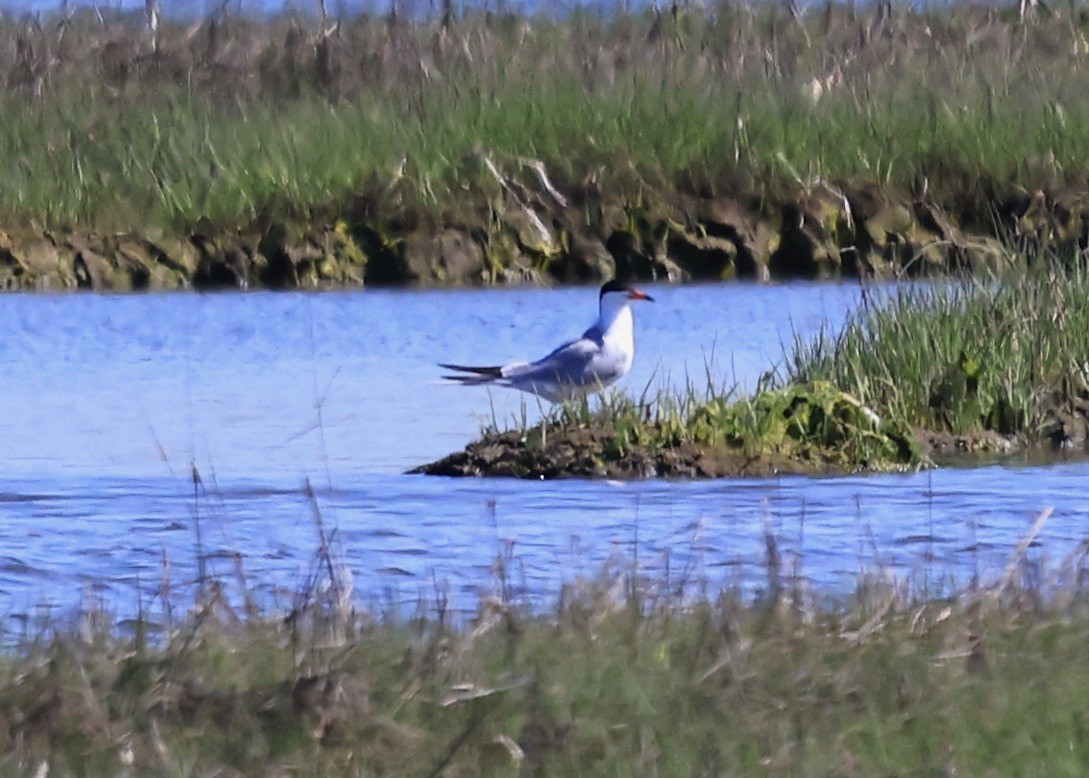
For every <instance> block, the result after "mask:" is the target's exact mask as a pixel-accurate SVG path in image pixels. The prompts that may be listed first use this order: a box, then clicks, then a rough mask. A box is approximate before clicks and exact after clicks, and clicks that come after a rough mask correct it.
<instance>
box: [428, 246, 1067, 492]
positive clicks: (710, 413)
mask: <svg viewBox="0 0 1089 778" xmlns="http://www.w3.org/2000/svg"><path fill="white" fill-rule="evenodd" d="M1010 264H1011V265H1014V264H1020V265H1024V264H1031V265H1032V267H1031V268H1030V269H1029V270H1027V271H1026V270H1017V271H1014V272H1009V273H1005V274H1002V275H992V276H987V277H980V276H978V275H976V276H966V277H961V278H957V279H950V280H948V281H944V282H937V283H928V284H918V285H916V284H898V285H896V286H893V287H872V288H871V287H866V288H865V289H866V291H865V293H864V295H863V298H862V303H861V306H860V307H859V308H858V309H857V310H856V311H855V312H854V313H852V314H851V316H849V317H848V320H847V322H846V324H845V326H844V327H843V329H842V330H841V331H839V332H828V331H825V332H822V333H820V334H819V335H818V336H817V337H815V338H813V339H799V340H797V341H796V342H795V343H794V344H793V345H792V346H791V347H790V348H789V349H788V353H787V354H786V355H785V357H784V361H783V363H782V364H781V365H779V366H778V367H777V368H776V369H775V370H773V371H772V372H771V373H770V374H769V376H770V377H769V378H767V379H766V380H765V381H764V382H763V384H762V385H761V386H760V387H759V388H758V390H757V391H756V393H755V394H753V395H751V396H741V397H739V396H735V395H734V394H733V393H729V392H725V393H724V392H722V391H721V390H720V389H718V388H716V387H715V386H713V385H708V386H706V387H705V388H703V389H702V390H699V391H697V388H696V387H692V386H690V387H688V388H687V389H686V390H684V391H677V390H675V389H666V390H664V391H662V392H659V394H658V395H657V396H656V397H647V396H644V397H642V398H640V399H638V400H635V399H631V398H627V397H624V396H620V395H614V396H613V397H611V398H610V399H609V400H608V401H606V402H604V403H602V404H601V405H600V406H597V405H595V406H594V407H593V409H591V406H590V405H589V404H583V405H581V406H577V407H573V408H560V409H558V410H556V411H554V412H553V413H552V414H551V415H550V416H548V417H547V418H546V419H545V420H544V421H543V422H542V423H541V424H540V425H538V426H537V427H535V428H532V429H529V428H527V427H526V426H525V425H522V426H520V427H519V426H517V425H516V426H515V428H514V429H510V430H501V429H499V428H497V427H495V426H493V427H492V428H489V429H486V430H484V431H483V434H482V436H481V439H480V440H479V441H477V442H475V443H472V444H470V445H469V446H468V447H467V448H466V449H465V450H464V451H462V452H458V453H455V454H453V455H451V456H449V457H446V458H444V459H442V460H440V461H438V462H435V463H431V464H429V465H425V466H424V467H422V468H420V472H425V473H431V474H438V475H502V476H514V477H553V478H555V477H565V476H572V475H574V476H590V477H595V476H596V477H600V476H608V477H656V476H681V477H720V476H729V475H753V476H758V475H768V474H772V473H777V472H798V473H821V472H850V471H855V470H888V469H902V468H914V467H920V466H923V465H926V464H928V463H930V462H931V461H932V460H934V459H939V458H941V457H945V456H949V455H958V454H965V453H985V454H990V455H996V454H1003V453H1006V452H1011V451H1018V450H1023V449H1028V448H1039V449H1043V450H1047V451H1061V452H1063V453H1065V454H1067V455H1070V454H1077V453H1079V452H1080V453H1084V451H1085V447H1086V444H1087V440H1089V362H1087V361H1086V355H1087V354H1089V271H1087V270H1086V268H1085V266H1084V261H1083V260H1082V259H1081V258H1080V257H1075V256H1066V257H1055V256H1050V255H1035V256H1034V259H1032V260H1031V261H1030V260H1024V261H1022V262H1019V263H1015V262H1012V261H1011V263H1010Z"/></svg>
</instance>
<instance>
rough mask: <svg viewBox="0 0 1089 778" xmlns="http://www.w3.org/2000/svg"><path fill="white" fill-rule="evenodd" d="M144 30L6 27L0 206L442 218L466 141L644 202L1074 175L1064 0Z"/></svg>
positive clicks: (466, 168)
mask: <svg viewBox="0 0 1089 778" xmlns="http://www.w3.org/2000/svg"><path fill="white" fill-rule="evenodd" d="M137 28H138V25H134V24H133V23H132V22H131V21H128V22H126V21H111V22H107V24H106V25H105V26H101V25H99V24H98V23H97V22H95V21H94V19H93V17H91V16H77V17H76V18H75V20H74V21H73V22H69V23H67V26H65V24H63V23H62V22H61V21H60V20H59V19H52V20H47V23H46V24H45V25H43V27H42V28H41V30H40V31H38V30H35V29H32V28H24V27H20V26H18V25H15V24H14V23H11V22H4V23H2V25H0V42H6V44H7V45H8V46H9V49H10V50H12V51H14V50H19V46H22V47H23V49H24V50H27V49H28V50H30V51H31V52H41V51H49V52H50V55H51V57H52V60H49V61H48V62H46V61H45V60H42V59H40V58H38V59H33V58H32V61H31V62H29V63H28V62H26V61H24V60H20V59H19V57H15V56H11V54H10V52H9V54H8V55H6V58H0V73H4V72H6V73H7V76H8V80H9V82H10V83H12V84H13V85H14V86H15V88H13V89H9V90H8V91H7V92H6V94H5V95H4V96H3V98H2V99H0V110H3V113H4V116H5V121H4V124H3V127H2V128H0V165H2V166H3V167H4V169H5V170H9V171H12V174H11V175H10V176H9V178H8V179H7V180H6V183H5V186H4V187H3V188H2V189H0V213H2V214H4V215H5V218H7V219H8V220H9V221H14V222H19V221H24V222H29V221H37V222H39V223H41V224H43V225H44V226H46V227H49V228H67V227H72V226H76V225H78V226H82V227H91V228H102V229H134V228H144V227H146V226H159V227H167V228H178V229H181V228H185V229H194V228H196V227H199V226H202V225H203V226H209V225H211V226H214V227H217V228H231V227H236V226H240V225H248V224H251V223H253V222H255V221H259V220H260V219H261V218H263V217H267V215H268V214H269V212H270V211H271V212H274V213H278V212H286V213H287V214H289V215H291V216H293V217H298V218H303V219H305V218H310V217H312V216H313V214H314V213H315V212H320V213H322V214H326V215H327V214H329V213H333V214H335V212H336V211H337V210H338V209H340V208H344V207H350V205H349V204H348V202H349V201H350V200H351V198H352V197H356V198H364V199H365V200H366V201H367V208H369V209H370V210H371V211H372V212H379V213H381V214H382V215H383V216H384V217H386V218H391V219H396V218H409V219H419V218H425V217H428V218H444V217H450V218H454V219H455V220H456V217H457V215H458V213H459V211H460V210H463V209H464V200H465V194H466V192H469V193H471V194H472V198H473V199H477V200H479V199H481V198H483V199H484V200H486V199H487V196H488V186H489V182H488V180H487V177H484V178H483V179H482V178H481V177H480V175H479V170H478V169H477V168H476V166H474V164H472V162H471V160H472V159H474V158H475V159H479V158H480V157H481V155H484V156H487V157H488V158H489V159H491V160H492V161H494V162H495V164H497V165H498V166H499V167H500V169H501V170H503V171H504V175H512V174H513V172H514V171H516V170H517V169H518V168H519V166H520V164H521V163H520V161H519V160H520V158H523V157H528V158H533V159H539V160H541V161H542V162H543V163H544V165H545V167H546V169H547V171H548V173H549V175H550V177H551V178H552V179H553V180H554V181H555V182H556V183H557V185H558V186H559V188H560V190H561V191H564V192H567V193H569V194H572V193H576V194H577V193H579V192H586V191H590V190H595V189H600V190H602V191H605V192H606V193H608V194H610V195H611V196H613V197H616V198H618V199H621V200H624V201H627V202H630V203H633V204H638V203H640V202H642V203H643V205H644V206H645V207H648V208H650V207H654V206H655V204H656V203H659V204H660V203H669V202H672V201H673V199H674V196H675V193H676V192H677V191H678V190H681V191H698V192H704V193H708V192H718V193H727V194H730V193H734V194H736V193H737V192H738V190H741V191H742V192H744V193H745V194H747V195H757V196H759V195H760V194H761V193H764V194H770V193H774V192H777V191H785V190H789V191H792V192H796V191H797V190H799V189H801V190H803V191H804V190H808V189H809V188H812V187H814V186H817V185H818V182H830V183H832V184H835V183H836V182H844V181H848V180H855V179H860V178H861V179H865V180H867V181H870V182H873V183H875V184H878V185H892V186H900V187H904V188H910V187H917V186H921V185H923V184H922V183H921V182H923V181H926V184H925V185H926V186H927V187H929V188H930V191H931V192H943V193H945V204H947V205H959V206H961V207H963V208H964V209H966V210H969V211H972V214H971V215H972V216H973V217H975V218H976V219H979V220H984V221H985V220H986V219H987V218H988V216H987V207H988V204H987V203H986V202H985V201H986V199H987V198H986V196H984V195H985V194H987V193H985V192H984V191H983V190H986V189H988V187H991V188H994V187H997V188H998V189H999V190H1001V189H1003V188H1005V187H1006V186H1007V185H1008V184H1009V182H1014V183H1017V184H1020V185H1022V186H1024V187H1028V188H1030V189H1031V188H1034V187H1039V186H1057V185H1061V184H1062V183H1063V182H1064V181H1067V180H1073V179H1074V178H1076V177H1078V176H1082V177H1084V175H1085V174H1086V172H1087V171H1089V169H1087V167H1086V163H1085V160H1086V159H1089V107H1087V106H1086V104H1085V101H1084V100H1083V99H1082V97H1083V95H1084V94H1085V92H1086V89H1087V88H1089V75H1086V74H1087V73H1089V69H1087V68H1085V67H1083V66H1082V61H1083V60H1085V59H1087V58H1089V45H1087V39H1089V38H1087V31H1089V21H1087V20H1086V18H1085V15H1084V14H1083V13H1082V12H1081V11H1080V10H1079V9H1073V10H1072V11H1071V10H1070V9H1063V10H1060V11H1057V12H1053V13H1052V15H1050V16H1048V15H1043V14H1042V15H1041V16H1040V17H1039V18H1034V19H1031V20H1026V21H1024V22H1020V21H1018V20H1017V19H1016V16H1015V15H1012V16H1011V15H1010V14H1008V13H1002V14H997V15H996V14H989V13H985V12H984V11H982V10H973V9H970V8H967V7H961V6H952V7H950V8H943V9H939V10H934V11H926V12H923V11H911V10H908V9H905V8H893V9H892V13H891V15H890V16H888V17H880V16H879V15H878V12H877V10H876V9H865V10H861V9H860V10H857V11H855V10H851V9H847V8H836V7H833V6H829V7H828V8H827V9H813V11H812V12H810V13H808V14H806V15H805V16H804V17H802V18H800V19H795V18H793V17H791V16H790V15H789V14H787V13H786V12H784V11H782V10H781V9H779V8H778V7H777V6H775V5H768V6H754V7H747V6H744V5H734V4H723V5H721V6H719V7H717V8H716V9H715V14H713V15H709V16H708V15H703V14H701V13H700V12H699V11H697V10H696V9H694V8H693V9H689V8H680V9H679V12H678V13H677V14H676V15H671V14H668V13H663V14H661V15H657V14H655V13H651V12H647V13H644V14H632V15H625V14H617V15H614V16H612V17H608V18H605V19H595V18H592V17H590V16H584V15H575V16H572V17H570V18H568V19H564V20H560V21H551V20H546V19H542V18H520V17H506V16H503V15H479V16H469V17H466V18H463V19H459V20H456V21H455V22H454V23H453V24H452V25H451V26H449V27H445V28H444V27H442V26H441V25H440V23H439V22H438V21H437V20H436V21H424V22H408V21H405V20H398V21H396V22H391V21H390V20H388V19H384V18H377V17H359V18H356V19H350V20H347V21H346V22H345V23H344V24H342V25H341V26H340V27H337V28H336V29H335V30H334V31H333V32H332V34H331V35H329V36H328V37H324V38H323V37H322V36H320V35H317V34H316V25H315V24H314V22H313V21H306V20H303V21H301V22H300V21H295V22H291V21H290V20H284V19H276V20H270V21H268V22H264V23H253V22H246V21H244V20H227V21H226V22H225V23H224V22H222V20H221V21H220V23H219V24H218V26H217V27H216V28H215V32H214V33H213V31H212V28H210V27H209V26H207V25H206V26H205V27H202V28H200V29H198V30H197V31H196V32H195V33H194V34H192V35H190V34H189V33H190V31H188V30H185V29H182V28H180V27H178V26H176V25H175V26H171V25H166V26H165V27H164V28H163V31H162V32H161V33H160V44H159V53H158V55H152V54H151V53H150V50H149V49H148V45H149V44H148V43H147V42H146V40H145V38H144V37H143V36H142V33H141V32H140V31H139V30H138V29H137ZM966 38H967V39H970V40H972V41H973V43H972V44H969V45H951V44H950V42H951V41H963V40H965V39H966ZM62 42H63V45H61V43H62ZM24 59H25V58H24ZM815 83H819V84H821V87H820V90H821V95H820V97H819V99H814V97H813V95H814V89H815V87H814V84H815ZM937 84H940V85H941V90H940V91H938V90H936V89H935V85H937ZM491 185H493V186H494V181H493V182H491ZM989 194H992V195H993V194H994V192H989ZM999 194H1001V192H999ZM972 196H977V197H978V198H979V202H976V203H969V202H968V201H969V200H971V198H972ZM958 198H959V199H958ZM576 199H578V198H576Z"/></svg>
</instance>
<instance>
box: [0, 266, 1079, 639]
mask: <svg viewBox="0 0 1089 778" xmlns="http://www.w3.org/2000/svg"><path fill="white" fill-rule="evenodd" d="M648 291H650V292H651V293H652V294H654V296H655V297H656V298H657V302H655V303H654V304H646V305H640V306H639V307H638V309H637V310H636V337H637V346H638V353H637V356H636V365H635V368H634V369H633V371H632V373H631V375H630V376H628V377H627V378H626V379H625V380H624V382H623V387H624V388H625V389H627V390H628V391H631V392H636V393H638V392H640V391H642V390H643V388H644V387H645V386H648V385H649V386H652V387H655V386H658V385H660V384H663V383H665V384H671V385H679V384H681V383H682V382H684V381H685V380H686V378H687V377H690V378H692V379H693V380H694V381H695V382H696V383H697V384H698V385H702V384H703V383H704V381H705V375H706V374H707V373H708V372H710V374H711V375H712V376H713V378H714V379H715V381H716V382H717V383H722V382H726V383H733V382H736V383H737V384H738V385H739V386H741V387H751V386H753V385H754V384H755V382H756V380H757V378H758V376H759V375H760V374H761V373H762V372H764V371H766V370H768V369H769V368H771V367H773V366H774V365H775V364H776V362H777V360H778V359H779V358H780V355H781V354H782V350H783V344H784V343H787V342H789V341H790V339H791V338H792V337H793V336H794V335H795V334H798V335H801V336H805V335H807V334H812V333H813V332H815V331H816V330H817V329H818V328H820V327H822V326H830V327H836V326H839V324H840V323H841V322H842V321H843V318H844V316H845V315H846V314H847V312H848V311H849V310H850V309H851V308H852V307H853V306H854V305H856V304H857V300H858V290H857V288H856V287H855V286H853V285H850V284H842V285H827V284H825V285H818V284H802V283H799V284H788V285H779V286H751V285H743V284H722V285H707V286H685V287H665V286H662V287H648ZM595 308H596V290H593V289H587V288H573V289H557V290H490V291H475V290H464V291H412V292H392V291H360V292H345V293H322V294H268V293H251V294H215V295H201V294H196V293H188V294H173V295H135V296H101V295H61V296H49V295H7V296H4V297H3V298H2V299H0V333H3V336H2V338H0V397H3V398H4V406H3V408H4V410H3V411H2V412H0V615H6V616H8V617H9V620H10V619H13V618H16V617H19V618H21V617H22V616H23V615H24V614H27V613H30V612H36V611H42V610H44V611H47V612H48V611H50V610H51V609H53V610H55V609H70V608H72V607H73V606H75V605H78V604H80V603H87V602H88V601H89V600H90V601H94V602H103V603H106V604H107V605H108V606H109V607H111V608H113V609H115V610H117V611H120V612H131V611H132V610H133V609H134V608H135V607H136V603H137V602H138V601H139V600H140V599H141V598H142V599H143V600H144V601H154V600H156V598H158V599H159V600H164V599H169V597H167V596H166V595H167V594H172V593H176V592H181V591H186V590H187V587H189V586H190V585H191V584H192V582H193V581H194V580H195V579H196V578H197V574H198V566H197V562H196V560H197V558H198V530H199V550H200V552H201V554H202V555H203V556H205V557H207V558H208V559H207V565H208V570H207V572H210V573H214V574H215V575H216V576H218V577H221V578H224V579H228V580H235V579H236V578H238V577H241V578H243V579H244V581H245V585H246V586H247V587H248V588H249V589H251V590H252V591H255V592H262V593H264V594H265V595H266V596H267V597H268V598H270V600H272V601H275V602H287V601H289V600H290V597H291V595H292V594H293V593H294V592H296V591H298V589H299V588H300V587H301V586H303V585H304V584H305V582H306V581H307V580H308V578H309V576H312V575H313V574H314V573H315V570H316V562H315V552H316V549H317V548H318V546H319V536H318V530H317V529H316V527H317V522H316V521H315V515H319V516H320V517H321V525H322V527H323V528H324V531H325V532H326V533H327V534H331V535H332V537H333V540H334V543H333V545H334V548H335V550H336V551H337V558H338V559H339V560H341V561H342V562H343V563H344V565H345V568H346V572H347V573H348V574H350V577H351V579H352V582H353V585H354V591H355V593H356V597H357V598H358V599H360V600H361V601H368V600H370V601H378V600H381V601H383V602H386V603H400V604H404V605H410V604H411V603H413V602H415V601H416V600H417V599H418V598H420V597H421V596H427V595H429V594H434V593H435V592H436V591H439V590H441V591H442V592H444V593H445V596H449V597H450V598H451V600H452V602H453V604H454V605H455V606H460V607H463V608H471V607H472V606H473V605H474V604H475V602H476V598H477V596H478V595H479V594H481V593H482V592H488V591H490V590H491V589H492V588H493V587H495V586H496V585H497V583H496V576H495V575H494V563H495V560H496V559H497V557H503V556H505V555H509V558H510V559H511V560H512V562H511V563H509V564H508V571H507V573H508V575H507V578H508V580H507V585H508V586H509V587H511V590H512V591H514V592H515V593H516V594H518V595H519V596H523V597H526V598H528V599H530V600H534V599H541V598H543V599H547V598H549V597H552V596H555V594H556V593H557V592H558V590H559V586H560V584H561V583H562V582H565V581H570V580H572V579H573V578H574V577H576V576H578V575H587V576H592V575H595V574H596V573H598V572H599V571H600V569H601V567H602V564H603V563H604V562H605V561H606V560H610V559H612V560H615V561H616V563H617V564H622V565H629V566H630V565H638V566H639V568H640V569H641V570H642V571H643V572H645V573H646V575H647V576H648V577H649V578H655V577H658V578H661V577H663V576H664V575H665V573H666V572H667V571H668V572H669V574H670V575H671V576H674V575H682V576H683V575H689V576H691V577H693V578H696V577H698V578H700V579H701V580H706V581H708V582H710V583H712V584H716V583H731V584H732V583H736V584H739V585H742V586H746V587H750V588H752V587H759V586H760V585H761V581H762V576H763V564H762V562H763V559H764V554H765V547H766V545H765V535H766V533H770V534H771V535H773V536H774V537H775V538H776V539H777V542H778V547H779V550H780V552H781V554H782V557H783V561H784V565H786V566H788V567H789V568H790V571H793V572H794V573H796V574H798V575H801V576H803V577H804V578H805V579H806V580H808V581H809V582H810V585H811V586H812V587H813V588H814V589H815V590H817V591H827V592H829V593H830V594H835V593H836V592H844V591H849V590H850V588H852V587H853V585H854V583H855V581H856V580H857V575H858V573H859V572H860V571H861V570H864V569H872V568H874V567H875V566H880V567H881V568H883V569H885V570H887V571H889V572H891V573H895V574H897V575H902V576H908V577H911V578H913V579H914V580H916V581H919V580H924V581H926V582H928V583H934V584H935V585H936V586H945V585H948V584H950V583H956V582H961V583H964V582H967V581H968V580H969V579H970V578H972V577H973V576H976V575H978V576H981V577H983V578H988V577H989V578H991V579H993V578H995V577H997V576H999V575H1000V574H1001V573H1002V570H1003V568H1004V566H1005V565H1006V563H1007V562H1008V560H1009V559H1010V555H1011V552H1012V549H1013V547H1014V546H1015V544H1016V543H1017V541H1018V540H1019V539H1020V538H1021V537H1022V536H1023V534H1024V533H1025V532H1026V530H1027V529H1028V527H1029V526H1031V524H1032V522H1033V520H1034V519H1035V517H1036V516H1037V515H1038V514H1039V512H1040V511H1041V510H1043V509H1044V508H1049V507H1050V508H1054V513H1053V515H1052V516H1051V518H1050V519H1049V520H1048V522H1047V523H1046V524H1045V525H1044V528H1043V531H1042V532H1041V535H1040V547H1039V548H1038V549H1036V550H1035V551H1034V552H1033V553H1034V554H1035V555H1037V556H1040V555H1047V556H1048V557H1049V558H1050V559H1052V560H1053V561H1055V560H1059V559H1061V558H1062V557H1063V556H1064V555H1066V554H1068V553H1070V552H1071V551H1073V550H1074V549H1076V548H1077V547H1078V544H1079V543H1080V542H1081V541H1082V540H1083V539H1084V538H1085V537H1086V536H1087V534H1089V533H1087V528H1089V489H1087V488H1086V484H1087V483H1089V480H1087V478H1086V476H1087V475H1089V466H1087V465H1086V464H1084V463H1076V464H1075V463H1067V464H1057V465H1051V466H1048V467H1019V466H990V467H985V468H977V469H968V470H954V469H950V470H940V471H934V472H926V473H918V474H911V475H899V476H865V477H851V478H801V477H782V478H773V479H757V480H722V481H711V482H663V481H649V482H634V483H622V484H621V483H613V482H601V481H596V482H595V481H562V482H518V481H510V480H454V479H442V478H429V477H423V476H408V475H404V474H403V473H404V471H405V470H407V469H408V468H410V467H412V466H414V465H417V464H420V463H422V462H425V461H428V460H431V459H434V458H437V457H439V456H442V455H443V454H446V453H449V452H450V451H453V450H456V449H458V448H460V447H462V446H463V445H465V444H466V443H467V442H469V441H470V440H471V439H472V438H473V437H474V436H475V434H476V432H477V430H478V429H479V426H480V423H481V422H482V421H486V420H490V419H491V418H493V416H494V417H495V418H497V419H499V420H500V421H503V420H510V419H514V418H520V417H521V416H522V415H523V414H525V415H526V416H527V417H528V418H529V419H531V420H532V419H533V418H535V417H536V416H537V415H538V413H539V408H538V405H537V403H536V401H534V400H533V399H532V398H524V397H523V396H522V395H519V394H516V393H513V392H509V391H504V390H491V391H489V390H486V389H481V388H462V387H451V386H447V385H444V384H443V383H442V382H441V381H439V380H438V376H439V374H440V372H441V371H440V370H439V369H438V368H437V367H436V365H435V363H436V362H439V361H447V360H448V361H454V362H469V363H471V362H481V363H492V362H501V361H504V360H510V359H515V358H527V357H528V358H532V357H535V356H539V355H540V354H541V353H543V352H544V351H546V350H547V349H548V348H550V347H551V346H552V345H554V344H555V343H556V342H558V341H559V340H561V339H563V338H566V337H570V336H573V335H577V334H578V333H580V332H581V331H582V329H583V328H584V327H585V326H586V325H587V324H588V323H589V322H590V320H591V319H592V318H593V315H594V313H595ZM194 471H195V472H196V473H197V475H198V481H199V483H197V484H196V485H194V480H193V477H192V475H193V473H194ZM307 483H310V484H311V485H312V487H313V489H314V490H315V493H316V496H315V498H314V499H313V500H311V499H310V498H308V496H307V494H306V493H305V489H304V485H305V484H307Z"/></svg>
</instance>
